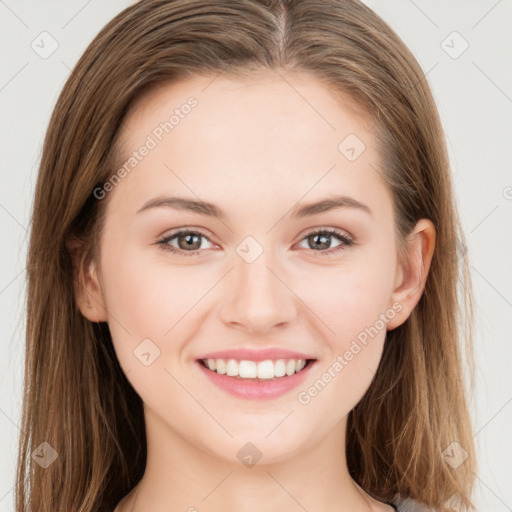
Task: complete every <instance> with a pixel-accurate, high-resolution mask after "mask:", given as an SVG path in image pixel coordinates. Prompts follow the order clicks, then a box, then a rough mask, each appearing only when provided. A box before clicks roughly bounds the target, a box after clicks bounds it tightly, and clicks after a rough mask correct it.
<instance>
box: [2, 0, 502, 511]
mask: <svg viewBox="0 0 512 512" xmlns="http://www.w3.org/2000/svg"><path fill="white" fill-rule="evenodd" d="M131 3H133V2H129V1H127V0H109V1H108V2H105V1H103V2H100V1H99V0H89V1H87V0H67V1H64V0H46V1H35V0H33V1H29V0H20V1H17V0H0V41H1V45H2V48H3V51H2V57H3V59H2V65H1V74H0V108H1V113H2V121H3V124H2V128H3V129H2V136H1V138H0V148H1V155H2V157H1V179H2V182H1V187H0V239H1V245H0V247H1V251H0V265H1V273H0V315H1V316H0V327H1V332H2V337H1V341H0V347H1V348H2V351H1V357H0V390H1V393H0V433H1V435H0V449H1V457H0V512H12V511H13V510H14V505H13V503H14V501H13V485H14V476H15V462H16V449H17V443H18V434H19V426H18V425H19V424H20V412H21V396H22V395H21V390H22V383H23V364H24V329H25V312H24V298H25V290H26V285H25V272H24V264H25V256H26V248H27V240H28V225H29V214H30V209H31V201H32V198H33V192H34V185H35V179H36V175H37V167H38V163H39V158H40V152H41V147H42V141H43V136H44V132H45V129H46V126H47V123H48V121H49V117H50V114H51V111H52V108H53V106H54V103H55V100H56V98H57V95H58V94H59V92H60V90H61V88H62V86H63V85H64V82H65V80H66V78H67V76H68V74H69V72H70V69H71V68H72V67H73V66H74V64H75V62H76V61H77V59H78V57H79V56H80V55H81V53H82V52H83V51H84V50H85V48H86V46H87V45H88V43H89V42H90V41H91V39H92V38H93V37H94V36H95V35H96V34H97V32H98V31H99V30H100V29H101V28H102V27H103V26H104V25H105V23H106V22H107V21H109V20H110V19H111V18H112V17H113V16H114V15H116V14H117V13H118V12H120V11H121V10H122V9H124V8H125V7H127V6H128V5H130V4H131ZM365 3H366V4H367V5H369V6H370V7H372V8H373V9H374V10H375V11H376V12H377V13H378V14H380V15H381V16H382V17H383V18H384V19H385V20H386V21H387V22H388V23H389V24H390V25H391V26H392V27H393V28H394V29H395V30H396V31H397V33H398V34H399V35H400V36H401V37H402V38H403V40H404V41H405V43H406V44H407V45H408V46H409V48H410V49H411V50H412V51H413V53H414V54H415V56H416V58H417V59H418V61H419V62H420V64H421V66H422V68H423V70H424V71H425V73H427V79H428V82H429V83H430V85H431V87H432V89H433V92H434V96H435V98H436V101H437V104H438V108H439V111H440V114H441V117H442V121H443V124H444V128H445V131H446V136H447V140H448V147H449V151H450V158H451V163H452V169H453V176H454V181H455V186H456V194H457V200H458V204H459V209H460V212H461V217H462V221H463V225H464V229H465V231H466V234H467V238H468V250H469V256H470V260H471V264H472V267H471V270H472V277H473V282H474V289H475V299H476V338H475V358H476V364H477V380H476V393H475V395H474V396H473V397H472V398H471V407H472V415H473V418H474V424H475V441H476V444H477V450H478V457H479V463H480V468H479V472H478V474H477V484H478V487H477V492H476V495H475V499H476V503H477V505H478V510H479V511H482V512H505V511H512V485H511V483H512V462H511V461H512V436H511V435H510V425H511V423H512V403H511V402H512V379H511V378H510V374H511V370H510V366H511V363H512V339H511V336H510V333H511V329H510V324H509V322H510V320H509V319H510V318H511V313H512V273H511V272H510V263H511V262H512V243H511V236H510V235H511V234H512V233H511V225H512V165H511V164H512V154H511V152H510V148H511V146H512V59H511V57H512V30H511V28H512V2H511V1H510V0H498V1H497V0H466V1H464V0H458V1H447V0H430V1H427V0H414V1H413V0H392V1H391V0H386V1H385V2H383V1H382V0H381V1H378V0H366V2H365ZM43 31H46V32H48V33H49V34H51V38H53V39H54V40H55V41H56V42H57V43H58V48H57V49H56V50H55V51H54V52H53V53H52V54H51V55H50V56H46V55H44V56H45V57H47V58H42V57H41V56H40V55H39V54H38V53H36V51H34V50H33V49H32V46H35V45H39V48H40V49H39V51H40V52H42V51H49V50H50V49H51V40H50V38H49V36H45V35H43V36H40V34H41V33H42V32H43ZM454 31H456V32H458V34H460V36H458V35H456V34H455V35H453V34H452V33H453V32H454ZM42 38H46V39H44V41H43V42H41V39H42ZM443 41H445V42H444V43H443ZM464 41H466V42H467V44H468V45H469V47H468V48H467V50H466V51H465V52H464V53H462V54H461V55H458V54H459V53H460V51H461V50H463V49H464V46H465V43H464ZM43 44H44V49H43ZM31 45H32V46H31ZM450 54H451V55H450ZM454 57H457V58H454ZM507 427H509V428H508V429H507Z"/></svg>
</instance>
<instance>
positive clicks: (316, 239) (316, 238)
mask: <svg viewBox="0 0 512 512" xmlns="http://www.w3.org/2000/svg"><path fill="white" fill-rule="evenodd" d="M329 237H330V235H327V234H325V233H322V234H317V235H313V240H314V241H313V245H316V247H317V248H318V247H319V245H320V246H321V245H323V246H324V247H321V248H323V249H328V248H329V245H330V244H329V242H328V241H327V242H323V244H322V242H317V241H318V240H320V239H324V240H325V239H327V240H328V239H329Z"/></svg>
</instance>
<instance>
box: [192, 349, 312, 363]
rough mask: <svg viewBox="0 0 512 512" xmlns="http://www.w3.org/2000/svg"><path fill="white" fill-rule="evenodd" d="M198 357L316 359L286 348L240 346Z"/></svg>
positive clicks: (250, 359) (248, 359) (252, 359)
mask: <svg viewBox="0 0 512 512" xmlns="http://www.w3.org/2000/svg"><path fill="white" fill-rule="evenodd" d="M197 359H236V360H238V361H242V360H247V361H265V360H267V359H315V358H314V357H312V356H310V355H308V354H304V353H303V352H295V351H293V350H286V349H284V348H265V349H250V348H239V349H231V350H220V351H217V352H209V353H208V354H203V355H202V356H199V357H198V358H197Z"/></svg>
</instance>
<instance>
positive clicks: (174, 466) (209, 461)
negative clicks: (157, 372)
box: [116, 410, 388, 512]
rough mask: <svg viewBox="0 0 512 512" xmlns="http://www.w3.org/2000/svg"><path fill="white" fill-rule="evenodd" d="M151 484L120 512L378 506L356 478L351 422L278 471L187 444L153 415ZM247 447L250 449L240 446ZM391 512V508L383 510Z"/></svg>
mask: <svg viewBox="0 0 512 512" xmlns="http://www.w3.org/2000/svg"><path fill="white" fill-rule="evenodd" d="M146 414H147V415H146V425H147V428H146V435H147V441H148V458H147V464H146V470H145V473H144V476H143V478H142V480H141V482H140V484H139V486H137V488H135V489H134V490H133V491H132V493H130V495H129V496H127V498H126V500H123V501H124V503H123V502H122V503H121V504H120V506H119V507H118V508H116V512H142V511H144V510H151V511H152V512H164V511H165V512H168V511H169V510H183V511H187V512H221V511H222V512H226V510H236V511H237V512H259V511H261V510H262V509H264V510H265V511H268V512H281V511H282V510H287V511H290V512H295V511H296V512H304V510H308V511H315V512H316V511H318V512H333V511H336V512H371V511H374V510H377V508H374V507H375V504H378V503H379V502H377V501H376V500H373V498H371V497H370V496H368V495H367V494H366V493H365V492H364V491H363V490H362V489H361V488H360V487H359V486H358V485H357V484H356V483H355V482H354V481H353V480H352V478H351V477H350V474H349V472H348V469H347V466H346V458H345V450H344V446H345V427H346V419H345V420H344V421H342V422H341V423H340V424H339V425H338V427H337V428H336V429H334V430H333V431H332V432H331V433H329V435H328V436H327V437H326V438H325V439H324V440H323V441H322V442H321V443H320V444H319V445H316V446H312V447H306V448H305V449H301V450H300V451H298V453H295V454H291V455H290V456H288V457H286V458H283V460H277V461H273V462H272V463H267V464H260V463H256V464H255V465H252V466H246V465H244V464H241V463H240V461H238V460H237V459H235V460H236V462H235V461H233V460H230V459H229V458H220V457H219V456H218V455H217V454H214V453H206V452H205V451H203V450H201V449H199V448H198V447H197V445H195V444H190V443H188V442H186V441H185V440H184V439H182V438H181V437H179V436H177V435H176V433H174V432H172V431H170V430H169V429H167V428H162V424H161V423H160V422H159V421H158V420H157V418H155V417H154V416H153V415H152V413H151V411H148V410H146ZM239 444H240V445H241V446H243V444H244V443H239ZM382 510H388V508H385V509H382Z"/></svg>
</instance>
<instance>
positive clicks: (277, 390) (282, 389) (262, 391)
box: [197, 361, 316, 399]
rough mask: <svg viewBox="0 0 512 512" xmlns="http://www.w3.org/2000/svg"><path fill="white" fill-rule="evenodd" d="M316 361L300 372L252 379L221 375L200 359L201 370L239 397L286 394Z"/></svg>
mask: <svg viewBox="0 0 512 512" xmlns="http://www.w3.org/2000/svg"><path fill="white" fill-rule="evenodd" d="M315 363H316V361H311V362H310V363H308V365H307V366H305V367H304V368H303V369H302V370H301V371H300V372H297V373H294V374H293V375H286V376H285V377H278V378H274V379H268V380H250V379H239V378H237V377H230V376H228V375H221V374H219V373H217V372H214V371H212V370H209V369H208V368H206V367H205V366H203V365H202V363H200V362H199V361H197V364H198V365H199V368H200V370H201V371H202V372H203V373H204V374H205V375H206V376H207V377H208V378H209V379H210V381H211V382H212V383H213V384H215V385H216V386H217V387H219V388H220V389H222V390H224V391H226V392H227V393H229V394H231V395H234V396H236V397H239V398H253V399H267V398H276V397H278V396H281V395H284V394H285V393H287V392H289V391H290V390H292V389H293V388H295V387H297V386H298V385H299V384H300V383H301V382H303V380H304V379H305V378H306V376H307V374H308V373H309V371H310V370H311V367H312V366H314V364H315Z"/></svg>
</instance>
